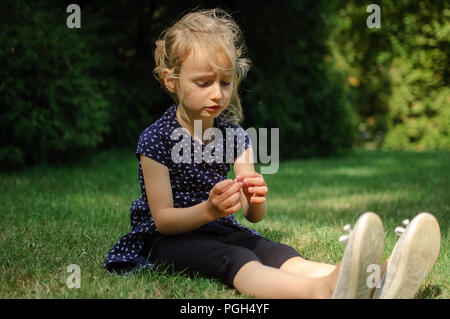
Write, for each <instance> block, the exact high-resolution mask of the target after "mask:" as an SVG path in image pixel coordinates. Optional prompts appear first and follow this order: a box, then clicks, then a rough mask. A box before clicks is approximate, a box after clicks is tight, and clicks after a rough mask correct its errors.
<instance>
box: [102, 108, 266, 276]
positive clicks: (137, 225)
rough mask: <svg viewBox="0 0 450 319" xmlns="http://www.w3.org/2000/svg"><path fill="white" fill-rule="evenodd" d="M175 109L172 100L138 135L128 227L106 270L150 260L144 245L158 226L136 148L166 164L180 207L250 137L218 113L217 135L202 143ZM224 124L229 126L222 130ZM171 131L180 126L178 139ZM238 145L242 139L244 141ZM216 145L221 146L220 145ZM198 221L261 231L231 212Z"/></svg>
mask: <svg viewBox="0 0 450 319" xmlns="http://www.w3.org/2000/svg"><path fill="white" fill-rule="evenodd" d="M176 110H177V104H174V105H172V106H171V107H170V108H169V109H168V110H167V111H166V112H165V113H164V114H163V116H162V117H161V118H160V119H158V120H157V121H156V122H154V123H153V124H152V125H150V126H149V127H147V128H146V129H145V130H144V131H143V132H142V134H141V135H140V137H139V140H138V146H137V150H136V157H137V159H138V160H139V174H138V175H139V183H140V186H141V196H140V197H139V198H138V199H136V200H135V201H134V202H133V203H132V205H131V208H130V222H131V232H130V233H128V234H126V235H125V236H123V237H122V238H121V239H120V240H119V241H118V242H117V243H116V244H115V245H114V247H113V248H112V249H111V250H110V252H109V253H108V255H107V256H106V261H105V264H104V266H105V267H106V269H107V270H108V271H114V272H118V273H122V272H126V271H130V270H135V269H142V268H146V267H150V266H152V263H151V262H150V261H149V260H148V255H149V249H148V246H149V239H150V235H151V234H152V233H153V232H154V231H157V228H156V227H155V223H154V221H153V218H152V215H151V212H150V207H149V203H148V201H147V194H146V190H145V184H144V178H143V175H142V166H141V162H140V155H141V154H142V155H145V156H148V157H150V158H152V159H153V160H155V161H157V162H159V163H161V164H163V165H165V166H167V167H168V169H169V173H170V182H171V186H172V196H173V206H174V207H175V208H181V207H190V206H194V205H196V204H198V203H201V202H203V201H205V200H207V199H208V197H209V192H210V190H211V188H212V187H213V186H214V185H215V184H216V183H218V182H220V181H222V180H224V179H226V177H227V174H228V172H229V170H230V162H233V161H234V159H236V158H237V157H238V156H239V155H240V154H241V153H242V152H243V151H244V149H247V148H248V147H249V146H250V145H251V140H250V138H249V136H248V135H247V133H246V132H245V131H244V130H243V129H242V127H241V126H240V125H239V124H238V125H233V124H230V123H229V122H227V121H226V120H225V119H226V118H225V115H223V114H221V115H219V116H218V117H217V118H215V119H214V127H216V128H218V129H220V131H221V132H222V138H221V137H220V136H219V137H216V136H214V139H213V142H210V143H207V144H206V145H205V144H202V143H200V142H199V141H197V140H196V139H194V138H192V137H191V136H190V135H189V133H188V132H187V130H185V129H183V128H182V127H181V125H180V124H179V122H178V119H177V117H176ZM227 128H229V130H226V129H227ZM230 129H234V130H230ZM233 131H234V132H233ZM173 132H178V133H180V132H182V135H179V136H178V139H177V138H175V139H172V138H173V137H174V136H173V135H172V134H173ZM227 134H228V135H227ZM233 135H234V137H233ZM175 137H176V136H175ZM230 137H231V138H230ZM229 141H232V142H233V145H232V146H230V145H227V142H229ZM183 143H184V144H183ZM187 143H189V144H190V147H191V154H190V160H189V154H183V151H182V147H181V146H184V147H189V145H186V144H187ZM228 144H229V143H228ZM214 145H216V147H217V149H216V147H214ZM239 145H244V147H240V146H239ZM218 146H221V148H222V150H220V149H219V148H218ZM238 146H239V147H238ZM231 147H232V149H233V152H230V151H228V150H231ZM178 149H180V152H179V155H180V156H178V157H173V156H172V152H173V151H174V150H175V151H178ZM185 149H186V148H185ZM206 152H208V154H210V156H209V158H211V156H214V158H216V159H220V160H215V161H211V160H204V158H208V157H204V158H202V154H205V153H206ZM199 154H200V157H199ZM182 156H184V157H182ZM186 156H187V157H186ZM230 156H231V158H230ZM181 157H182V158H184V159H183V160H181V161H180V160H175V161H174V160H172V158H181ZM199 158H200V160H199ZM202 227H205V228H208V227H221V228H226V229H229V230H230V231H233V230H235V229H237V230H243V231H247V232H250V233H253V234H255V235H259V236H260V234H259V233H258V232H257V231H255V230H251V229H249V228H247V227H244V226H242V225H241V224H239V223H238V222H237V221H236V219H235V218H234V216H233V215H229V216H227V217H224V218H218V219H216V220H215V221H213V222H211V223H209V224H207V225H205V226H202Z"/></svg>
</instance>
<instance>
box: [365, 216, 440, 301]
mask: <svg viewBox="0 0 450 319" xmlns="http://www.w3.org/2000/svg"><path fill="white" fill-rule="evenodd" d="M403 224H404V225H405V226H407V227H406V229H405V228H403V227H397V228H396V229H395V232H396V234H397V235H399V236H400V239H399V240H398V241H397V243H396V244H395V247H394V250H393V251H392V254H391V257H390V258H389V261H388V264H387V267H386V271H385V273H384V275H383V278H382V280H381V283H380V285H381V286H380V288H378V289H377V290H376V291H375V293H374V295H373V298H374V299H412V298H414V296H415V295H416V293H417V291H418V290H419V288H420V286H421V285H422V283H423V282H424V280H425V278H426V277H427V275H428V273H429V272H430V271H431V268H433V265H434V263H435V262H436V259H437V257H438V254H439V248H440V246H441V231H440V229H439V223H438V221H437V219H436V217H434V216H433V215H432V214H430V213H420V214H419V215H417V216H416V217H415V218H414V219H413V220H412V221H411V222H409V221H408V220H405V221H403Z"/></svg>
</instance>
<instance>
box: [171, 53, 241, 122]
mask: <svg viewBox="0 0 450 319" xmlns="http://www.w3.org/2000/svg"><path fill="white" fill-rule="evenodd" d="M193 52H194V51H193V50H192V51H191V53H189V55H188V57H187V58H186V59H185V60H184V62H183V64H182V65H181V69H180V73H179V81H178V82H177V83H175V85H174V87H176V94H177V95H178V101H179V102H180V104H182V106H184V108H185V110H186V111H187V112H188V113H189V114H190V115H191V116H192V117H193V118H194V119H202V118H215V117H217V116H219V114H220V113H221V112H222V111H223V110H225V109H226V108H227V106H228V105H229V103H230V99H231V95H232V91H233V83H232V80H233V75H232V73H231V72H225V71H217V70H214V69H213V68H212V67H211V65H210V64H209V63H208V58H209V56H207V55H205V54H204V53H202V52H201V50H196V51H195V54H193ZM214 58H215V63H216V64H218V65H221V66H226V65H227V64H228V63H227V59H226V57H225V56H224V54H220V52H218V54H216V55H215V56H214ZM169 89H170V88H169ZM211 107H215V108H211Z"/></svg>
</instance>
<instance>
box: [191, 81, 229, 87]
mask: <svg viewBox="0 0 450 319" xmlns="http://www.w3.org/2000/svg"><path fill="white" fill-rule="evenodd" d="M196 83H197V85H198V86H200V87H208V86H210V85H211V84H212V83H213V81H207V82H203V81H197V82H196ZM220 84H221V85H223V86H229V85H231V82H226V81H222V82H220Z"/></svg>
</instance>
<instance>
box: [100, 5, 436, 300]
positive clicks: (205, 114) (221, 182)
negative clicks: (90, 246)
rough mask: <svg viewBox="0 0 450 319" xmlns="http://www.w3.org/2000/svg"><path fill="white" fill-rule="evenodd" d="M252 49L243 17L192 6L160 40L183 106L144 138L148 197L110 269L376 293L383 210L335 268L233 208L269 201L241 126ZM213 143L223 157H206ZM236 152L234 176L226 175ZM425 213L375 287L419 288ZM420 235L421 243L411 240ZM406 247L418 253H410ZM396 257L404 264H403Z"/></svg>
mask: <svg viewBox="0 0 450 319" xmlns="http://www.w3.org/2000/svg"><path fill="white" fill-rule="evenodd" d="M244 51H245V50H244V44H243V41H242V36H241V32H240V30H239V28H238V26H237V25H236V24H235V22H234V21H233V19H232V18H231V17H230V16H229V15H228V14H227V13H226V12H224V11H222V10H220V9H215V10H202V11H196V12H191V13H189V14H187V15H185V16H184V17H183V18H182V19H180V20H179V21H178V22H176V23H175V24H174V25H173V26H171V27H170V28H169V29H168V30H166V31H165V33H163V35H162V37H161V39H160V40H158V41H157V42H156V50H155V62H156V67H155V69H154V74H155V76H156V78H157V79H158V80H159V81H160V83H161V85H162V88H163V89H164V90H166V91H167V92H168V93H169V94H170V95H171V96H172V98H173V99H174V101H175V104H174V105H172V106H171V107H170V108H169V109H168V110H167V111H166V112H165V113H164V114H163V116H162V117H161V118H160V119H158V120H157V121H156V122H155V123H153V124H152V125H150V126H149V127H148V128H146V129H145V130H144V131H143V132H142V134H141V136H140V138H139V141H138V146H137V150H136V156H137V158H138V160H139V182H140V185H141V197H140V198H138V199H137V200H136V201H134V203H133V204H132V206H131V209H130V212H131V218H130V219H131V227H132V232H131V233H129V234H127V235H125V236H123V237H122V238H121V239H120V240H119V241H118V243H117V244H116V245H115V246H114V247H113V248H112V250H111V251H110V252H109V254H108V256H107V258H106V262H105V267H106V268H107V269H108V270H109V271H115V272H119V273H121V272H124V271H129V270H132V269H140V268H142V267H148V266H152V265H166V266H170V269H173V270H175V271H183V270H186V271H187V272H188V273H190V274H192V273H200V274H201V275H203V276H207V277H212V278H217V279H219V280H220V281H222V282H223V283H225V284H227V285H228V286H230V287H234V288H236V289H237V290H238V291H239V292H241V293H243V294H247V295H251V296H254V297H257V298H330V297H334V298H369V297H370V294H371V293H372V292H373V291H372V289H371V288H372V287H373V285H370V284H368V283H369V281H370V280H369V279H370V278H369V277H368V276H369V275H371V273H370V272H367V269H368V267H369V266H370V265H377V264H378V263H379V261H380V258H381V256H382V253H383V237H384V230H383V226H382V223H381V220H380V218H379V217H378V216H377V215H376V214H374V213H366V214H363V215H362V216H361V217H360V218H359V219H358V221H357V222H356V224H355V227H354V229H353V230H352V231H350V234H349V235H348V236H346V238H344V239H347V246H346V249H345V253H344V257H343V259H342V262H341V263H339V265H338V266H334V265H328V264H322V263H318V262H313V261H309V260H307V259H305V258H303V257H302V256H301V255H300V254H299V253H298V252H297V251H295V250H294V249H293V248H291V247H289V246H287V245H285V244H282V243H277V242H273V241H270V240H268V239H266V238H264V237H263V236H262V235H261V234H260V233H258V232H257V231H254V230H251V229H248V228H246V227H244V226H242V225H241V224H239V223H238V222H237V221H236V219H235V218H234V216H233V214H234V213H236V212H238V211H239V210H241V209H242V212H243V214H244V216H245V218H246V219H247V220H249V221H250V222H253V223H256V222H259V221H261V220H262V219H263V218H264V216H265V215H266V213H267V210H268V206H267V202H266V195H267V193H268V187H267V185H266V182H265V180H264V177H263V176H262V175H261V174H259V173H257V172H256V171H255V169H254V165H253V157H252V155H253V150H252V146H251V141H250V139H249V137H248V135H247V134H246V133H245V131H244V130H243V129H242V128H241V126H240V125H239V121H240V120H241V118H242V108H241V104H240V100H239V96H238V86H239V82H240V81H241V80H242V79H243V78H244V77H245V75H246V73H247V71H248V69H249V60H247V59H246V58H245V57H244ZM199 124H201V125H199ZM200 128H201V129H200ZM210 129H215V131H214V130H213V132H214V136H212V135H213V134H208V132H211V130H210ZM230 129H234V131H233V133H234V135H233V136H231V138H230V134H228V133H229V131H230ZM218 131H219V132H221V133H222V134H219V133H218ZM175 132H178V133H177V134H175ZM180 132H181V134H179V133H180ZM208 135H210V136H208ZM180 137H182V139H180ZM225 137H226V138H225ZM186 141H187V142H186ZM213 141H214V143H213ZM180 145H181V146H182V147H181V148H180ZM239 145H243V147H239ZM212 146H213V147H212ZM229 146H230V147H229ZM230 150H231V151H232V154H231V157H230V154H229V151H230ZM207 151H208V152H210V154H212V153H214V159H215V161H213V162H211V161H205V160H204V157H203V160H202V158H200V161H199V160H198V156H197V155H198V154H203V155H205V153H207ZM227 151H228V153H227ZM196 156H197V157H196ZM230 158H231V159H232V161H231V163H232V164H233V169H234V174H235V176H236V178H235V179H234V180H231V179H227V178H226V177H227V174H228V172H229V170H230V161H229V159H230ZM227 160H228V161H227ZM419 217H420V218H419ZM419 217H418V218H416V219H415V221H414V222H412V223H411V225H413V226H408V228H407V229H406V231H405V234H403V235H402V238H404V240H403V243H401V244H400V245H398V246H399V248H398V249H397V251H399V252H398V253H397V254H396V255H393V256H392V257H391V258H390V262H389V263H385V264H384V269H387V270H386V271H385V273H384V279H383V283H386V285H384V286H382V287H380V289H379V291H378V292H377V294H376V296H378V297H380V298H383V297H384V296H389V297H390V298H398V297H412V296H413V294H414V293H415V292H416V291H417V289H418V288H419V285H420V283H421V282H422V281H423V280H424V279H425V277H426V275H427V274H428V271H429V270H430V269H431V266H432V265H433V263H434V261H435V259H436V257H437V251H438V250H439V246H438V245H437V246H436V243H437V242H438V237H437V236H438V234H439V231H438V230H439V227H438V225H437V222H436V221H435V219H434V217H432V216H431V215H430V214H422V215H420V216H419ZM436 230H437V231H436ZM417 238H422V242H421V243H420V245H415V246H416V247H414V245H412V243H414V244H417V243H416V241H417ZM424 238H425V239H424ZM432 244H433V245H432ZM430 247H431V248H432V249H430ZM396 248H397V247H396ZM405 251H412V253H411V254H409V255H408V256H405V254H403V255H402V253H404V252H405ZM424 251H428V252H430V253H429V254H428V255H429V256H428V257H427V258H426V260H425V261H424V262H423V263H422V264H423V265H424V266H423V267H422V266H420V265H419V266H418V265H417V262H416V260H415V259H411V257H409V256H410V255H414V254H415V255H417V254H422V253H424ZM394 252H395V251H394ZM391 261H392V262H391ZM400 266H402V267H403V266H405V267H403V268H404V269H403V268H402V269H403V270H401V271H399V270H398V268H399V267H400ZM386 267H387V268H386ZM400 268H401V267H400ZM410 268H414V269H416V270H417V269H419V271H418V272H416V274H415V276H416V279H419V281H417V280H415V281H414V282H412V281H411V280H409V279H408V276H409V275H410V273H409V272H408V271H410V270H409V269H410ZM394 279H395V280H397V281H398V282H396V281H395V280H394ZM392 282H395V284H394V285H393V284H391V283H392ZM417 282H419V284H417ZM411 285H412V289H411ZM404 287H408V289H409V290H408V292H404V291H403V290H405V289H403V290H402V288H404ZM411 293H412V294H411Z"/></svg>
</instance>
